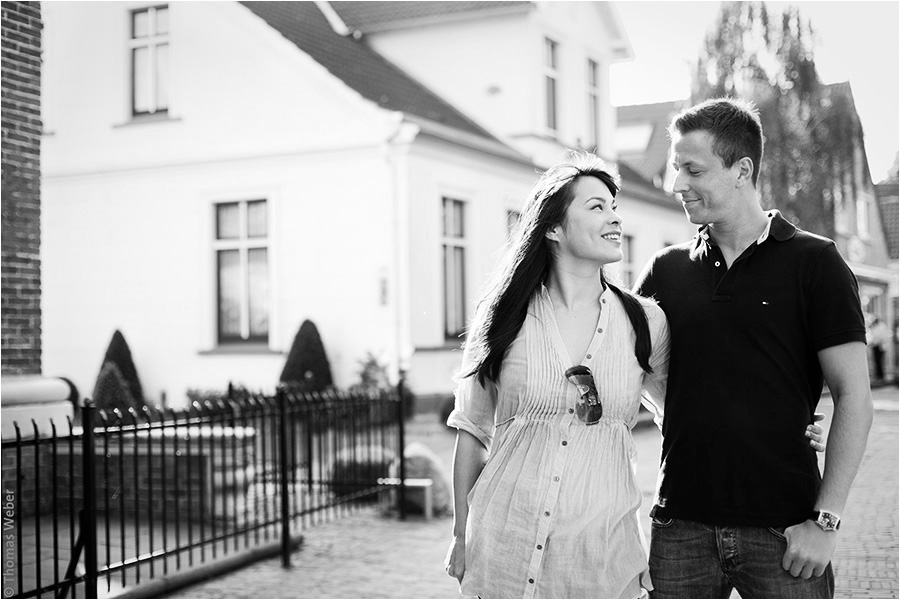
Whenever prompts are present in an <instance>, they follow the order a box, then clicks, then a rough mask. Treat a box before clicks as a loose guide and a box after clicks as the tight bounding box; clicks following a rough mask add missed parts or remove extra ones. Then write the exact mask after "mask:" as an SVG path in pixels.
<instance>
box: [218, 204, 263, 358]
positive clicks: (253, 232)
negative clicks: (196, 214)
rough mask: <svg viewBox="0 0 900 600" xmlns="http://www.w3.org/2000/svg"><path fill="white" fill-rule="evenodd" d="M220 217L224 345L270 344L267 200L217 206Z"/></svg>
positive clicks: (220, 304)
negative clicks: (240, 343) (239, 343)
mask: <svg viewBox="0 0 900 600" xmlns="http://www.w3.org/2000/svg"><path fill="white" fill-rule="evenodd" d="M215 219H216V240H215V252H216V281H217V283H216V304H217V315H218V338H219V343H220V344H223V343H224V344H227V343H235V342H268V341H269V267H268V264H269V257H268V242H267V235H268V214H267V207H266V201H265V200H253V201H249V202H227V203H222V204H217V205H216V214H215Z"/></svg>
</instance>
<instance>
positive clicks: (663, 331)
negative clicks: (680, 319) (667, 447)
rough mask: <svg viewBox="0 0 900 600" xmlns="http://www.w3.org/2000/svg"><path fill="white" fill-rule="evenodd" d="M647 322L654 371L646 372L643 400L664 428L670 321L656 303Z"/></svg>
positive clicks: (651, 306)
mask: <svg viewBox="0 0 900 600" xmlns="http://www.w3.org/2000/svg"><path fill="white" fill-rule="evenodd" d="M646 311H647V322H648V325H649V326H650V340H651V344H652V349H651V353H650V366H651V367H652V368H653V373H650V374H646V373H645V374H644V382H643V385H642V388H643V389H642V392H641V402H642V403H643V405H644V406H645V407H646V408H647V410H649V411H650V412H652V413H653V421H654V422H655V423H656V426H657V427H659V428H660V429H662V422H663V413H664V409H665V401H666V383H667V381H668V378H669V346H670V340H669V323H668V321H667V320H666V315H665V313H664V312H663V311H662V309H661V308H659V306H657V305H656V303H653V304H652V305H650V306H648V307H647V309H646Z"/></svg>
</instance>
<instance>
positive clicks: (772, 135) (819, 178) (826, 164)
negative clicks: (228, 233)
mask: <svg viewBox="0 0 900 600" xmlns="http://www.w3.org/2000/svg"><path fill="white" fill-rule="evenodd" d="M814 43H815V33H814V31H813V28H812V25H811V24H810V23H809V22H808V21H805V20H804V19H803V18H802V17H801V15H800V11H799V9H797V8H796V7H788V8H785V9H784V11H783V12H782V13H781V15H780V18H776V19H771V18H770V15H769V13H768V11H767V9H766V5H765V4H764V3H763V2H755V1H754V2H723V3H722V5H721V9H720V12H719V15H718V18H717V21H716V26H715V27H714V28H711V29H710V31H709V32H708V34H707V37H706V40H705V43H704V47H703V49H702V50H701V53H700V57H699V59H698V61H697V70H696V73H695V76H694V81H693V85H692V98H691V99H692V101H693V102H695V103H696V102H700V101H702V100H705V99H707V98H715V97H720V96H734V97H739V98H744V99H746V100H751V101H753V102H754V104H756V106H757V108H759V112H760V119H761V121H762V125H763V133H764V134H765V140H766V143H765V151H764V154H763V160H762V165H760V178H759V184H758V185H759V190H760V192H761V197H762V201H763V203H764V204H763V208H766V209H769V208H778V209H779V210H781V212H782V213H783V214H784V216H785V218H787V219H788V220H790V221H791V222H793V223H794V224H796V225H798V226H800V227H802V228H803V229H806V230H808V231H812V232H815V233H819V234H821V235H825V236H828V237H834V235H835V212H836V211H839V210H840V208H841V206H840V203H841V202H842V198H843V197H845V196H847V195H850V196H852V195H854V194H855V192H856V185H857V181H856V178H855V170H854V148H855V143H854V142H855V141H859V140H861V138H862V128H861V126H860V123H859V118H858V116H857V114H856V108H855V106H854V105H853V101H852V96H851V95H850V93H849V88H847V87H846V85H833V86H827V85H824V84H822V82H821V81H820V80H819V78H818V73H817V71H816V65H815V57H814V51H813V50H814Z"/></svg>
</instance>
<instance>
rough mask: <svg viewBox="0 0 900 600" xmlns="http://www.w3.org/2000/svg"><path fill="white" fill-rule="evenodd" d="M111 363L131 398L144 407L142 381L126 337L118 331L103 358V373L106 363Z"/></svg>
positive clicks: (101, 368)
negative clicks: (117, 371)
mask: <svg viewBox="0 0 900 600" xmlns="http://www.w3.org/2000/svg"><path fill="white" fill-rule="evenodd" d="M110 362H111V363H112V364H114V365H115V366H116V368H117V369H118V370H119V374H120V375H121V376H122V380H123V381H124V382H125V385H126V386H127V387H128V392H129V394H130V395H131V398H132V399H134V400H136V401H139V402H140V403H141V404H142V405H143V403H144V389H143V388H142V387H141V380H140V378H138V374H137V369H136V368H135V366H134V360H133V359H132V358H131V350H130V349H129V348H128V343H127V342H126V341H125V336H124V335H122V332H121V331H119V330H118V329H116V331H115V333H113V336H112V340H110V342H109V347H108V348H107V349H106V355H105V356H104V357H103V362H102V363H101V367H100V371H101V373H102V372H103V367H104V366H105V365H106V363H110ZM98 382H99V377H98Z"/></svg>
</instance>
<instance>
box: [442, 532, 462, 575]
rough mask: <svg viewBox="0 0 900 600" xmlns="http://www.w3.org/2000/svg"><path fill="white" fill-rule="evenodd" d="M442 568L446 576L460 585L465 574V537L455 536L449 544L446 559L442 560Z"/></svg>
mask: <svg viewBox="0 0 900 600" xmlns="http://www.w3.org/2000/svg"><path fill="white" fill-rule="evenodd" d="M444 568H445V569H447V574H448V575H450V577H456V579H457V580H458V581H459V582H460V583H462V578H463V575H464V574H465V572H466V536H464V535H455V536H453V542H451V543H450V549H449V550H448V551H447V558H446V559H444Z"/></svg>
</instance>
